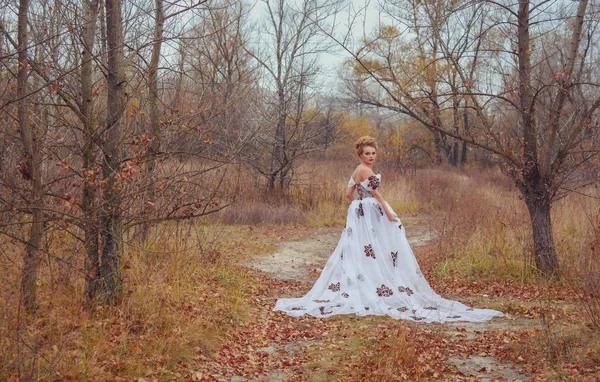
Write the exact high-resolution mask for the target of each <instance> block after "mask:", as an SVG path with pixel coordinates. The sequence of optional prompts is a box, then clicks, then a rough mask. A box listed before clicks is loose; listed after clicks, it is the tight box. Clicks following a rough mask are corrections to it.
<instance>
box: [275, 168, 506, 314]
mask: <svg viewBox="0 0 600 382" xmlns="http://www.w3.org/2000/svg"><path fill="white" fill-rule="evenodd" d="M380 181H381V175H380V174H377V175H373V176H371V177H370V178H368V179H365V180H364V181H363V182H361V183H359V184H355V182H354V181H353V180H352V179H350V182H349V183H348V186H349V187H352V186H356V190H357V191H358V195H359V198H358V200H354V201H352V203H351V204H350V208H349V209H348V217H347V219H346V227H345V229H344V231H343V232H342V236H341V238H340V241H339V243H338V245H337V247H336V248H335V250H334V251H333V254H332V255H331V256H330V257H329V260H328V261H327V264H325V268H323V271H322V272H321V275H320V276H319V279H318V280H317V281H316V282H315V284H314V285H313V287H312V289H311V290H310V291H309V292H308V293H307V294H306V295H305V296H304V297H301V298H281V299H279V300H277V303H276V305H275V308H274V309H273V310H275V311H278V310H280V311H283V312H285V313H287V314H289V315H291V316H296V317H297V316H303V315H305V314H308V315H311V316H315V317H329V316H332V315H335V314H350V313H354V314H357V315H360V316H366V315H378V316H382V315H388V316H391V317H393V318H397V319H406V320H412V321H419V322H452V321H471V322H483V321H487V320H490V319H492V318H493V317H502V316H503V313H502V312H499V311H496V310H491V309H475V308H471V307H469V306H467V305H464V304H462V303H460V302H457V301H452V300H447V299H445V298H442V297H441V296H439V295H438V294H437V293H435V292H434V291H433V289H431V287H430V286H429V283H428V282H427V280H425V278H424V277H423V274H422V273H421V270H420V269H419V265H418V264H417V260H416V259H415V256H414V254H413V252H412V250H411V248H410V245H409V244H408V241H407V240H406V235H405V232H404V226H403V225H402V223H401V222H400V219H397V221H395V222H390V221H389V220H388V218H387V217H386V216H385V212H384V210H383V208H382V206H381V204H380V203H379V202H378V201H377V200H376V199H375V198H374V197H373V195H372V194H371V191H372V190H375V189H377V188H378V187H379V185H380ZM388 208H390V211H392V209H391V207H389V205H388ZM392 213H393V212H392Z"/></svg>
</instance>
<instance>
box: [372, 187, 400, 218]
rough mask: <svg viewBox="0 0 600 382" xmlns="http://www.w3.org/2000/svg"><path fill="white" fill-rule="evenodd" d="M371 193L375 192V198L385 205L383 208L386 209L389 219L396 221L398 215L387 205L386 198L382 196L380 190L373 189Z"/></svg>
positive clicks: (382, 205)
mask: <svg viewBox="0 0 600 382" xmlns="http://www.w3.org/2000/svg"><path fill="white" fill-rule="evenodd" d="M371 194H373V196H374V197H375V199H377V201H378V202H379V204H381V207H383V210H384V211H385V216H387V218H388V220H389V221H391V222H393V221H396V219H397V217H396V216H395V215H394V214H393V213H392V211H390V209H389V208H388V206H387V203H386V202H385V200H383V196H381V194H380V193H379V191H378V190H373V191H371Z"/></svg>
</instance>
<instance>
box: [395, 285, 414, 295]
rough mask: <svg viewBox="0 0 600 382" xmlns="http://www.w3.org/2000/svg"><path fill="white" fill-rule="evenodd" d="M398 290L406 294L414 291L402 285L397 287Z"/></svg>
mask: <svg viewBox="0 0 600 382" xmlns="http://www.w3.org/2000/svg"><path fill="white" fill-rule="evenodd" d="M398 292H400V293H406V294H407V295H409V296H410V295H411V294H414V293H415V292H413V290H412V289H410V288H409V287H403V286H399V287H398Z"/></svg>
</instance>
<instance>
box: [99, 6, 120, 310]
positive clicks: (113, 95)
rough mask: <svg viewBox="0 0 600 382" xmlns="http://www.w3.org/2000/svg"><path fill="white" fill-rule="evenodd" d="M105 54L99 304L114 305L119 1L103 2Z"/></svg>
mask: <svg viewBox="0 0 600 382" xmlns="http://www.w3.org/2000/svg"><path fill="white" fill-rule="evenodd" d="M105 12H106V45H107V53H108V67H107V69H108V78H107V84H108V96H107V121H106V123H107V125H106V136H105V139H104V144H103V154H104V161H103V165H102V175H103V177H104V181H105V187H104V194H103V206H102V216H101V219H100V224H101V232H100V237H101V245H102V261H101V267H100V275H101V278H102V283H101V288H102V293H101V294H100V295H98V299H97V300H98V302H99V303H101V304H113V305H116V304H118V303H119V302H120V300H121V296H122V290H123V266H122V264H121V262H122V257H123V232H122V216H121V215H122V211H121V200H122V196H121V192H120V182H119V173H120V171H119V167H120V164H121V156H122V153H121V147H120V143H121V135H122V128H123V126H122V124H123V121H122V116H123V115H124V110H125V84H126V80H125V70H124V61H125V60H124V57H123V24H122V20H121V1H120V0H105Z"/></svg>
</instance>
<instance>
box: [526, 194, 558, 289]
mask: <svg viewBox="0 0 600 382" xmlns="http://www.w3.org/2000/svg"><path fill="white" fill-rule="evenodd" d="M541 188H544V186H539V187H537V189H535V190H533V191H530V192H528V193H526V195H525V203H526V204H527V209H528V210H529V216H530V218H531V227H532V229H533V245H534V256H535V265H536V267H537V269H538V270H540V271H541V272H542V273H543V274H544V275H546V276H550V277H552V276H556V275H558V274H559V265H558V258H557V257H556V249H555V247H554V237H553V235H552V221H551V217H550V207H551V200H550V195H549V194H548V192H547V191H546V190H545V189H541Z"/></svg>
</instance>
